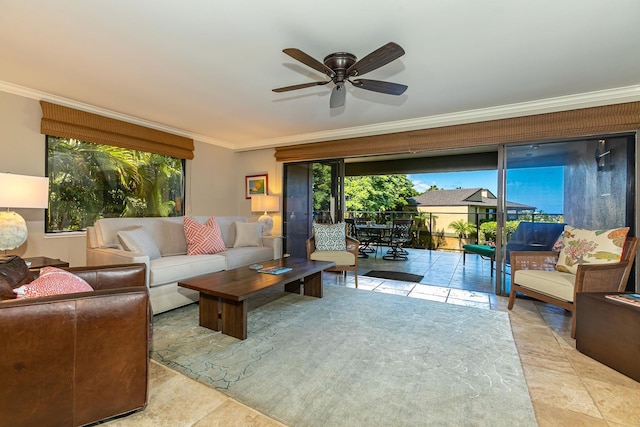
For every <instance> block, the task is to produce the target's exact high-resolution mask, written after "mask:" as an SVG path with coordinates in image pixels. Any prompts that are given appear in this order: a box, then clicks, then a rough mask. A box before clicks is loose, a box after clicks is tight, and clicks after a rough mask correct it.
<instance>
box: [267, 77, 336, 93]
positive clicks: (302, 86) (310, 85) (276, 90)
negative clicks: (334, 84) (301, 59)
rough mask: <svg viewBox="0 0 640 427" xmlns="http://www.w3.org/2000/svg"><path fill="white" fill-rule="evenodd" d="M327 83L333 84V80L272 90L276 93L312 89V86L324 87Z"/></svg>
mask: <svg viewBox="0 0 640 427" xmlns="http://www.w3.org/2000/svg"><path fill="white" fill-rule="evenodd" d="M327 83H331V80H329V81H328V82H312V83H302V84H299V85H293V86H285V87H279V88H277V89H272V90H273V91H274V92H288V91H290V90H297V89H304V88H307V87H312V86H322V85H326V84H327Z"/></svg>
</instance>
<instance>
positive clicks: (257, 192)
mask: <svg viewBox="0 0 640 427" xmlns="http://www.w3.org/2000/svg"><path fill="white" fill-rule="evenodd" d="M268 179H269V175H248V176H246V177H245V178H244V181H245V191H246V195H245V197H246V198H247V199H250V198H251V196H267V195H268V194H267V187H268V186H267V184H268Z"/></svg>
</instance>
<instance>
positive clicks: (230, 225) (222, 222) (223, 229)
mask: <svg viewBox="0 0 640 427" xmlns="http://www.w3.org/2000/svg"><path fill="white" fill-rule="evenodd" d="M216 221H218V227H220V234H222V241H223V242H224V245H225V246H226V247H227V248H232V247H233V244H234V243H235V241H236V222H247V218H246V217H244V216H217V217H216Z"/></svg>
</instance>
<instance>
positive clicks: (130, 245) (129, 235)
mask: <svg viewBox="0 0 640 427" xmlns="http://www.w3.org/2000/svg"><path fill="white" fill-rule="evenodd" d="M118 239H119V240H120V243H122V246H123V247H124V249H125V250H127V251H129V252H135V253H138V254H143V255H147V256H148V257H149V259H157V258H160V249H158V245H157V244H156V242H155V241H154V240H153V237H151V235H150V234H149V233H147V232H146V230H145V229H144V228H142V227H138V228H134V229H131V230H120V231H118Z"/></svg>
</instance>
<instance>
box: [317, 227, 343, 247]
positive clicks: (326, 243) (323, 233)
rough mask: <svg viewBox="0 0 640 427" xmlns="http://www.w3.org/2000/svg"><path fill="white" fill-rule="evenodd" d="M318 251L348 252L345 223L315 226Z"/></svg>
mask: <svg viewBox="0 0 640 427" xmlns="http://www.w3.org/2000/svg"><path fill="white" fill-rule="evenodd" d="M313 235H314V237H315V240H316V250H317V251H346V250H347V238H346V229H345V225H344V223H343V222H339V223H337V224H330V225H325V224H316V223H314V224H313Z"/></svg>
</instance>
